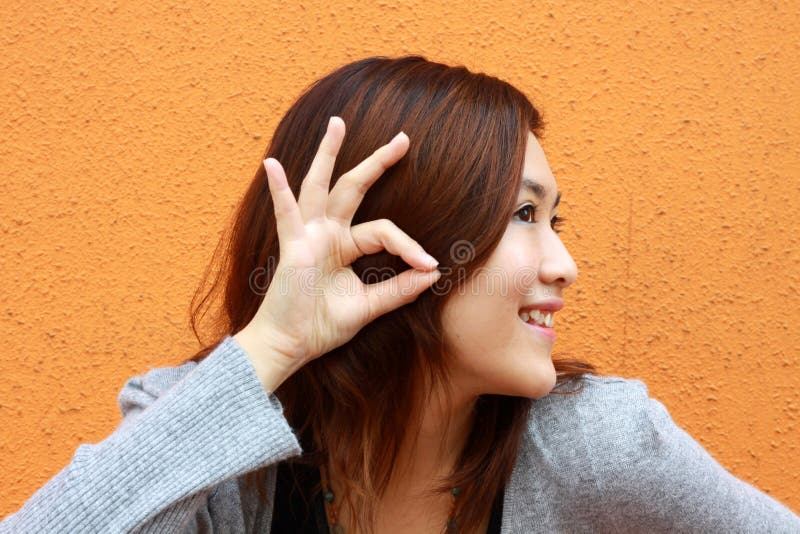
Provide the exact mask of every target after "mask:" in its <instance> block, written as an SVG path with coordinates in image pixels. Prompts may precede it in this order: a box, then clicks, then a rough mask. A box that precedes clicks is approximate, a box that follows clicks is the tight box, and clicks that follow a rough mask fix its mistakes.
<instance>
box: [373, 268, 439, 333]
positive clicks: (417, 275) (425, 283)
mask: <svg viewBox="0 0 800 534" xmlns="http://www.w3.org/2000/svg"><path fill="white" fill-rule="evenodd" d="M441 274H442V273H441V272H439V271H438V270H434V271H420V270H417V269H408V270H406V271H403V272H402V273H400V274H398V275H397V276H395V277H393V278H390V279H388V280H384V281H383V282H379V283H376V284H369V285H368V286H367V299H368V301H369V309H370V315H371V317H370V321H372V320H374V319H375V318H377V317H379V316H381V315H383V314H384V313H387V312H390V311H392V310H394V309H396V308H399V307H400V306H402V305H404V304H408V303H409V302H413V301H414V300H416V298H417V297H418V296H419V294H420V293H422V292H423V291H425V290H426V289H428V288H429V287H430V286H431V284H433V283H435V282H436V280H438V279H439V277H440V276H441Z"/></svg>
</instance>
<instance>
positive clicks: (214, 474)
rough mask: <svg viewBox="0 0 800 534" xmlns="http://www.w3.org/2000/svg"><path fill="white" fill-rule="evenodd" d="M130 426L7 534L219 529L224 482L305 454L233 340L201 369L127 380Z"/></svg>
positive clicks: (95, 449) (123, 394)
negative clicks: (214, 509)
mask: <svg viewBox="0 0 800 534" xmlns="http://www.w3.org/2000/svg"><path fill="white" fill-rule="evenodd" d="M119 405H120V408H121V409H122V412H123V415H124V419H123V420H122V422H121V423H120V425H119V426H118V427H117V429H116V430H115V431H114V432H113V433H112V434H111V435H109V436H108V437H106V438H105V439H104V440H103V441H101V442H99V443H96V444H82V445H80V446H78V447H77V449H76V451H75V453H74V455H73V457H72V460H71V462H70V463H69V464H68V465H67V466H66V467H64V468H63V469H62V470H61V471H60V472H59V473H57V474H56V475H55V476H54V477H53V478H52V479H51V480H50V481H49V482H47V483H46V484H45V485H44V486H43V487H41V488H40V489H39V490H38V491H37V492H36V493H34V495H33V496H32V497H31V498H30V499H29V500H28V501H27V502H26V503H25V504H24V505H23V506H22V507H21V508H20V509H19V510H18V511H17V512H15V513H13V514H11V515H10V516H8V517H6V518H5V519H4V520H3V522H2V523H0V533H6V532H15V533H16V532H187V531H197V530H203V531H206V529H204V528H201V525H198V523H197V520H198V517H202V518H205V519H208V520H209V521H211V522H212V524H210V525H208V527H213V528H209V529H208V531H212V530H213V531H214V532H218V531H227V530H226V528H227V526H226V525H214V524H213V519H212V517H213V516H214V514H209V513H208V509H207V507H208V502H209V497H210V496H212V495H213V493H214V490H215V488H216V487H218V486H219V485H220V484H221V483H222V482H223V481H229V479H232V478H235V477H238V476H239V475H242V474H244V473H247V472H249V471H252V470H254V469H257V468H260V467H263V466H266V465H269V464H274V463H277V462H279V461H281V460H283V459H285V458H288V457H290V456H295V455H298V454H300V453H301V452H302V451H301V448H300V445H299V443H298V441H297V438H296V436H295V434H294V432H293V430H292V429H291V427H290V426H289V423H288V421H287V420H286V419H285V417H284V416H283V410H282V406H281V404H280V401H279V400H278V398H277V397H276V396H275V395H274V394H273V393H269V392H267V391H266V390H265V389H264V387H263V386H262V384H261V382H260V381H259V380H258V377H257V376H256V373H255V370H254V369H253V367H252V364H251V363H250V360H249V358H248V357H247V355H246V354H245V352H244V349H242V348H241V346H240V345H239V344H238V343H237V342H236V341H235V340H234V339H233V338H232V337H230V336H227V337H226V338H225V339H224V340H223V341H222V342H221V343H220V344H219V345H218V346H217V347H216V348H215V349H214V350H213V351H212V352H211V353H209V355H208V356H207V357H206V358H205V359H204V360H202V361H201V362H200V363H199V364H196V363H194V362H188V363H186V364H184V365H182V366H180V367H176V368H160V369H154V370H152V371H150V372H148V373H147V374H146V375H144V376H137V377H133V378H131V379H129V380H128V381H127V382H126V383H125V385H124V387H123V388H122V391H120V395H119Z"/></svg>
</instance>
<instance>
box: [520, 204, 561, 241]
mask: <svg viewBox="0 0 800 534" xmlns="http://www.w3.org/2000/svg"><path fill="white" fill-rule="evenodd" d="M535 215H536V206H535V205H534V204H531V203H527V204H525V205H524V206H522V207H521V208H520V209H518V210H517V211H515V212H514V217H515V218H518V220H521V221H522V222H527V223H530V224H533V223H535V222H536V220H535V219H534V216H535ZM566 220H567V219H565V218H564V217H559V216H558V215H554V216H553V218H552V219H550V227H551V228H552V229H553V230H554V231H555V232H556V233H557V234H560V233H561V230H560V228H561V225H562V224H563V223H564V221H566Z"/></svg>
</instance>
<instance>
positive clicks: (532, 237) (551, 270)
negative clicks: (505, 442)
mask: <svg viewBox="0 0 800 534" xmlns="http://www.w3.org/2000/svg"><path fill="white" fill-rule="evenodd" d="M522 176H523V186H522V188H521V189H520V191H519V194H518V198H517V203H516V205H515V212H514V214H513V216H512V214H509V223H508V227H507V228H506V231H505V234H504V235H503V237H502V239H501V241H500V244H499V245H498V246H497V248H496V249H495V250H494V252H493V253H492V255H491V256H490V258H489V260H488V262H487V264H486V265H485V266H484V267H482V268H481V269H479V270H478V272H477V273H476V274H475V278H473V280H472V281H468V282H466V283H465V284H463V285H462V287H461V288H460V289H459V288H458V287H456V286H454V287H453V288H452V289H451V293H452V294H451V295H450V296H449V300H448V302H447V303H446V304H445V306H444V310H443V316H442V320H443V323H444V331H445V336H446V338H447V339H448V341H449V343H450V346H451V347H452V350H453V352H454V354H451V358H452V361H453V364H454V367H453V372H454V374H453V378H454V380H455V384H454V385H455V386H456V391H459V390H461V391H462V392H467V393H470V394H484V393H490V394H499V395H513V396H521V397H529V398H540V397H543V396H545V395H547V394H548V393H549V392H550V391H551V390H552V388H553V387H554V386H555V384H556V372H555V368H554V367H553V362H552V359H551V352H552V350H553V344H554V339H553V336H554V334H555V330H557V329H558V320H557V319H555V318H556V317H557V315H558V314H557V313H555V312H551V313H552V318H553V319H555V328H540V327H536V326H533V324H534V323H535V322H536V318H531V319H529V322H528V323H525V322H523V318H522V317H521V316H520V314H521V313H522V312H523V311H526V310H530V309H531V308H533V309H543V308H545V307H547V305H548V304H550V305H551V309H555V310H557V309H560V307H561V305H563V303H564V301H563V294H564V290H565V289H566V288H567V287H568V286H569V285H570V284H572V283H573V282H575V280H576V278H577V277H578V268H577V266H576V265H575V262H574V261H573V259H572V256H570V254H569V252H567V249H566V248H565V247H564V244H563V243H562V242H561V239H560V238H559V236H558V235H557V233H556V231H555V230H554V229H553V227H552V226H551V224H552V220H553V218H554V217H555V216H556V214H557V212H558V209H557V208H556V207H554V204H555V203H556V195H557V194H558V193H557V187H556V181H555V178H554V177H553V173H552V171H551V170H550V167H549V165H548V164H547V159H546V158H545V155H544V151H543V150H542V147H541V146H540V145H539V142H538V140H537V139H536V137H535V136H534V135H533V134H532V133H529V134H528V143H527V146H526V150H525V167H524V170H523V175H522ZM526 179H528V180H531V181H533V182H536V183H538V184H539V185H541V186H542V188H543V191H542V196H539V195H537V194H536V193H535V192H534V191H532V190H531V189H529V188H527V187H526V186H525V185H524V182H525V181H526ZM534 207H535V208H534ZM534 209H535V213H534ZM523 317H524V316H523ZM537 318H538V317H537ZM464 388H466V389H464Z"/></svg>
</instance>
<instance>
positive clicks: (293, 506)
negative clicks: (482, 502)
mask: <svg viewBox="0 0 800 534" xmlns="http://www.w3.org/2000/svg"><path fill="white" fill-rule="evenodd" d="M319 480H320V475H319V469H316V468H312V467H311V466H308V465H304V464H300V463H292V464H291V465H289V463H288V462H280V463H278V476H277V481H276V483H275V506H273V509H272V529H271V532H274V533H277V534H283V533H284V532H287V533H292V534H330V533H329V531H328V520H327V517H326V514H325V502H324V500H323V498H322V492H317V493H316V496H315V497H314V499H313V502H309V501H310V500H311V499H310V498H309V496H310V495H312V494H313V492H314V489H315V487H318V485H319ZM503 493H504V491H503V490H502V489H501V491H500V492H499V493H498V494H497V497H496V498H495V500H494V503H493V504H492V515H491V517H490V519H489V527H488V528H487V529H486V534H500V519H501V518H502V515H503Z"/></svg>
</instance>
